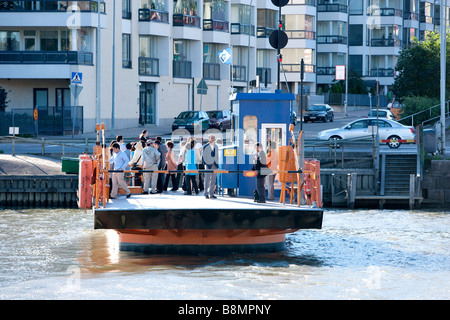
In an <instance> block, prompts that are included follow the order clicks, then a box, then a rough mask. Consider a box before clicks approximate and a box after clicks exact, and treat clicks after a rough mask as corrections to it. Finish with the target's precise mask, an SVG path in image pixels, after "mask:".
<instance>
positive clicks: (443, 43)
mask: <svg viewBox="0 0 450 320" xmlns="http://www.w3.org/2000/svg"><path fill="white" fill-rule="evenodd" d="M446 2H447V1H446V0H441V12H440V18H441V30H440V31H441V119H440V120H441V154H445V80H446V79H445V76H446V66H445V63H446V45H447V41H446V40H447V39H446V38H447V33H446V31H447V26H446V24H447V22H446V18H447V10H446V7H447V6H446Z"/></svg>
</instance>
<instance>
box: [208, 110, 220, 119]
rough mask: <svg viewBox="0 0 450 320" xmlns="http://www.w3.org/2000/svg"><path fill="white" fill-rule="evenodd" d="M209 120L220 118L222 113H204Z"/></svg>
mask: <svg viewBox="0 0 450 320" xmlns="http://www.w3.org/2000/svg"><path fill="white" fill-rule="evenodd" d="M206 113H207V114H208V116H209V117H210V118H222V111H206Z"/></svg>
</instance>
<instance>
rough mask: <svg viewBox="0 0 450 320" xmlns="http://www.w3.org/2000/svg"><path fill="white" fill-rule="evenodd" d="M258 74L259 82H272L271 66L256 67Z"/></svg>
mask: <svg viewBox="0 0 450 320" xmlns="http://www.w3.org/2000/svg"><path fill="white" fill-rule="evenodd" d="M256 75H257V76H259V83H260V84H264V83H266V79H267V83H272V69H270V68H263V67H260V68H256Z"/></svg>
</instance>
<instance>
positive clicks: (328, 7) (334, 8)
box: [317, 3, 347, 13]
mask: <svg viewBox="0 0 450 320" xmlns="http://www.w3.org/2000/svg"><path fill="white" fill-rule="evenodd" d="M317 12H342V13H347V6H346V5H344V4H339V3H336V4H318V5H317Z"/></svg>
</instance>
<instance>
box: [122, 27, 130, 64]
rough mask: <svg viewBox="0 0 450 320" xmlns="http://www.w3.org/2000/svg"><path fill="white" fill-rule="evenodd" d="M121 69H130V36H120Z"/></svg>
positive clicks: (125, 34) (124, 34)
mask: <svg viewBox="0 0 450 320" xmlns="http://www.w3.org/2000/svg"><path fill="white" fill-rule="evenodd" d="M122 67H123V68H131V36H130V34H127V33H123V34H122Z"/></svg>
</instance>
